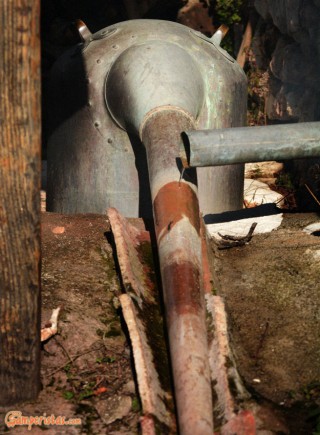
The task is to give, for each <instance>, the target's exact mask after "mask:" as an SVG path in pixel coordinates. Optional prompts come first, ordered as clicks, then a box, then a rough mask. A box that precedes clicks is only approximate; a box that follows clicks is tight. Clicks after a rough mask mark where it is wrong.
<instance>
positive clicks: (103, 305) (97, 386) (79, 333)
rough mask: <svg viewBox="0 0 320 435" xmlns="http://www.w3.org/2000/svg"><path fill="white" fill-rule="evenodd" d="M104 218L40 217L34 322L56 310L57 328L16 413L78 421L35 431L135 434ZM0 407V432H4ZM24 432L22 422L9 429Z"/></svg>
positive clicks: (127, 355)
mask: <svg viewBox="0 0 320 435" xmlns="http://www.w3.org/2000/svg"><path fill="white" fill-rule="evenodd" d="M110 234H111V233H110V232H109V224H108V222H107V218H106V217H104V216H96V215H86V216H77V217H76V218H75V217H72V218H69V217H66V216H61V215H57V214H49V213H43V215H42V319H43V323H45V322H46V321H48V320H49V319H50V316H51V312H52V309H54V308H57V307H58V306H60V307H61V308H62V310H61V315H60V319H59V333H58V334H57V335H56V336H54V337H53V338H51V339H49V340H48V342H47V343H44V345H43V347H42V351H41V358H42V361H41V381H42V391H41V393H40V395H39V398H38V400H37V401H36V402H34V403H28V404H23V405H21V406H16V407H15V409H17V410H19V411H22V413H23V415H31V416H43V415H47V416H50V415H51V414H54V415H55V416H65V417H66V418H68V419H69V418H80V419H81V424H80V425H72V426H69V427H68V426H61V427H58V426H46V427H42V428H39V427H36V426H34V427H33V428H32V431H31V433H33V434H39V433H41V434H42V433H43V430H44V429H47V430H45V433H47V434H48V435H50V434H59V435H60V434H68V435H69V434H70V435H71V434H79V433H81V434H102V433H103V434H114V435H116V434H135V433H138V421H139V411H140V403H139V399H138V395H137V392H136V386H135V382H134V379H133V371H132V361H131V352H130V345H129V343H128V341H127V338H126V336H125V334H124V332H123V331H124V330H125V327H124V326H123V325H122V324H121V318H120V314H119V310H118V302H117V295H118V294H119V292H120V284H119V280H118V276H117V273H116V270H115V263H114V261H113V253H112V247H111V245H110V243H109V242H108V240H107V238H108V237H109V236H110ZM10 410H12V407H10V408H8V409H2V410H1V411H2V412H1V414H0V433H7V431H8V429H7V428H6V427H5V425H4V423H3V422H4V415H5V413H6V412H7V411H10ZM11 431H12V432H13V433H16V434H25V433H27V432H28V430H27V428H26V426H22V427H18V426H17V427H15V428H13V429H10V432H11Z"/></svg>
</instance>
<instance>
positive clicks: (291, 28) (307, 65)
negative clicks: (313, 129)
mask: <svg viewBox="0 0 320 435" xmlns="http://www.w3.org/2000/svg"><path fill="white" fill-rule="evenodd" d="M254 5H255V8H256V10H257V12H258V14H259V15H260V17H261V19H260V20H259V22H258V25H257V27H256V30H255V37H254V40H253V51H254V54H255V59H256V62H257V64H258V67H259V68H261V69H262V70H266V71H267V72H268V75H269V93H268V95H267V97H266V107H265V111H266V116H267V119H268V120H269V122H271V123H272V122H273V123H275V122H305V121H318V120H320V0H255V3H254ZM288 134H290V133H289V131H288ZM290 170H291V173H292V174H293V178H294V181H295V183H296V185H297V188H298V201H299V202H300V206H301V207H302V208H303V209H309V210H310V209H319V205H318V204H317V202H316V201H315V200H314V199H313V198H312V196H311V195H310V194H309V193H308V191H307V188H306V186H305V185H306V184H307V186H308V187H309V188H310V189H311V190H312V192H313V193H314V194H315V195H316V196H317V197H318V199H320V160H314V159H313V160H309V161H300V162H294V163H293V164H291V168H290Z"/></svg>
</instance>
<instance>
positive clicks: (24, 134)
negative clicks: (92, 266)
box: [0, 0, 41, 405]
mask: <svg viewBox="0 0 320 435" xmlns="http://www.w3.org/2000/svg"><path fill="white" fill-rule="evenodd" d="M39 21H40V2H39V0H2V1H1V2H0V25H1V29H2V31H1V39H0V93H1V96H0V354H1V360H0V405H10V404H13V403H17V402H20V401H23V400H27V399H34V398H35V397H36V396H37V394H38V392H39V389H40V284H39V283H40V281H39V272H40V163H41V159H40V35H39V31H40V30H39V24H40V23H39Z"/></svg>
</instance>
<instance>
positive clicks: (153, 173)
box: [142, 110, 213, 435]
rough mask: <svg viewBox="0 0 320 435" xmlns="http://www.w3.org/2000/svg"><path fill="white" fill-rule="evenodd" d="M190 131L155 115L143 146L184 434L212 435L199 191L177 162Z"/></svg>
mask: <svg viewBox="0 0 320 435" xmlns="http://www.w3.org/2000/svg"><path fill="white" fill-rule="evenodd" d="M188 126H189V127H190V126H192V121H191V119H190V118H189V117H187V116H185V114H184V113H183V112H180V113H179V112H178V111H174V110H164V111H159V112H155V113H153V114H152V115H151V116H149V117H148V119H147V120H146V121H145V123H144V125H143V129H142V141H143V143H144V145H145V147H146V150H147V158H148V165H149V176H150V185H151V193H152V200H153V210H154V223H155V231H156V237H157V244H158V252H159V261H160V271H161V277H162V287H163V293H164V302H165V307H166V318H167V328H168V335H169V344H170V353H171V365H172V370H173V378H174V386H175V399H176V404H177V414H178V423H179V429H180V433H181V434H183V435H188V434H195V433H199V434H200V433H201V434H203V435H205V434H210V435H212V432H213V421H212V396H211V383H210V370H209V363H208V345H207V337H206V324H205V303H204V294H203V289H202V276H201V238H200V219H199V206H198V199H197V189H196V186H195V185H194V184H193V183H192V182H190V181H186V179H183V178H182V177H181V173H180V171H179V169H178V167H177V164H176V158H175V157H176V152H177V150H178V146H179V141H180V133H181V131H182V130H183V129H185V128H187V127H188Z"/></svg>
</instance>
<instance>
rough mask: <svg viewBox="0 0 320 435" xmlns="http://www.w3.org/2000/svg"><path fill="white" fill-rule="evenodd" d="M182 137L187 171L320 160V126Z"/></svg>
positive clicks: (229, 130)
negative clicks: (248, 164) (240, 164)
mask: <svg viewBox="0 0 320 435" xmlns="http://www.w3.org/2000/svg"><path fill="white" fill-rule="evenodd" d="M182 136H183V144H181V145H180V157H181V160H182V163H183V165H184V166H185V167H188V166H191V167H201V166H222V165H232V164H236V163H249V162H264V161H268V160H291V159H299V158H307V157H320V122H303V123H297V124H282V125H270V126H263V127H237V128H225V129H217V130H202V131H187V132H184V133H183V134H182Z"/></svg>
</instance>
